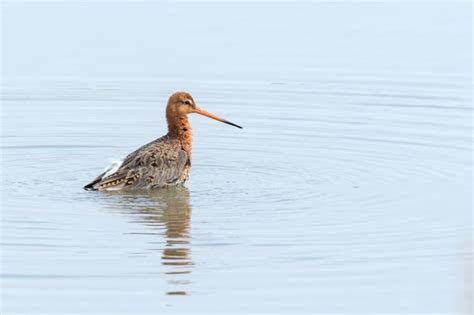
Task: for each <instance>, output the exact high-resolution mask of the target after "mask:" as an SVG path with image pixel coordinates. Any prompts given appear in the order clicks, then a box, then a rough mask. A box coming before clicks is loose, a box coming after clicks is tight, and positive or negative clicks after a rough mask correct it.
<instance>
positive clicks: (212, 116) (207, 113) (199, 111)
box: [193, 107, 242, 129]
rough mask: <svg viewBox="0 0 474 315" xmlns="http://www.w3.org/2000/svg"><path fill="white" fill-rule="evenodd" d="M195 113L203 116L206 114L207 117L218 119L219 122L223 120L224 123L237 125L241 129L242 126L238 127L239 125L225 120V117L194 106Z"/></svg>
mask: <svg viewBox="0 0 474 315" xmlns="http://www.w3.org/2000/svg"><path fill="white" fill-rule="evenodd" d="M193 112H195V113H196V114H199V115H203V116H206V117H209V118H212V119H215V120H217V121H220V122H223V123H224V124H228V125H231V126H234V127H237V128H240V129H242V127H240V126H239V125H236V124H234V123H231V122H230V121H228V120H225V119H222V118H220V117H218V116H216V115H214V114H211V113H209V112H206V111H205V110H204V109H202V108H200V107H196V108H195V109H194V111H193Z"/></svg>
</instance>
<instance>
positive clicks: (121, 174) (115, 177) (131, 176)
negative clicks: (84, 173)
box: [84, 138, 189, 190]
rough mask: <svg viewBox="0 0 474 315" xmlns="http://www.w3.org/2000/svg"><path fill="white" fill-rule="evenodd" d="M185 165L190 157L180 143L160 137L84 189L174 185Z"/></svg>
mask: <svg viewBox="0 0 474 315" xmlns="http://www.w3.org/2000/svg"><path fill="white" fill-rule="evenodd" d="M187 163H189V157H188V155H187V153H186V152H185V151H184V150H182V149H181V146H180V145H179V144H177V143H176V142H173V141H170V140H169V139H167V138H160V139H157V140H155V141H153V142H150V143H149V144H147V145H144V146H143V147H141V148H139V149H138V150H136V151H134V152H132V153H130V154H129V155H128V156H127V157H126V158H125V160H124V161H123V163H122V165H121V166H120V167H119V168H118V170H117V171H116V172H114V173H112V174H110V175H107V176H104V175H105V174H106V173H103V174H101V175H99V176H98V177H97V178H96V179H95V180H94V181H92V182H91V183H90V184H88V185H86V186H85V187H84V188H85V189H89V190H119V189H123V188H125V189H127V188H128V189H130V188H147V187H160V186H164V185H167V184H173V183H175V182H176V181H178V180H179V179H180V177H181V175H182V173H183V170H184V167H185V166H186V164H187Z"/></svg>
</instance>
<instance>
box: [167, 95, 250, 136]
mask: <svg viewBox="0 0 474 315" xmlns="http://www.w3.org/2000/svg"><path fill="white" fill-rule="evenodd" d="M166 112H167V114H168V115H169V116H171V115H174V116H180V115H187V114H192V113H196V114H199V115H203V116H206V117H209V118H212V119H215V120H217V121H220V122H223V123H225V124H228V125H231V126H234V127H237V128H242V127H241V126H239V125H236V124H234V123H231V122H230V121H228V120H225V119H222V118H220V117H218V116H216V115H214V114H211V113H209V112H207V111H205V110H204V109H202V108H201V107H199V106H197V105H196V102H195V101H194V99H193V97H192V96H191V94H189V93H187V92H176V93H174V94H173V95H171V96H170V98H169V100H168V106H167V107H166Z"/></svg>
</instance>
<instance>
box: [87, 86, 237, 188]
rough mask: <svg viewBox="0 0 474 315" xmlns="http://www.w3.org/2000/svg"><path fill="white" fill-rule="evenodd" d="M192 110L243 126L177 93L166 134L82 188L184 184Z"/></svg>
mask: <svg viewBox="0 0 474 315" xmlns="http://www.w3.org/2000/svg"><path fill="white" fill-rule="evenodd" d="M192 113H196V114H200V115H203V116H206V117H209V118H212V119H214V120H217V121H220V122H222V123H225V124H228V125H231V126H234V127H237V128H240V129H242V127H241V126H239V125H236V124H234V123H232V122H230V121H228V120H225V119H222V118H220V117H218V116H216V115H214V114H212V113H209V112H207V111H205V110H204V109H203V108H201V107H199V106H197V104H196V102H195V101H194V99H193V97H192V96H191V94H189V93H188V92H176V93H174V94H172V95H171V96H170V98H169V100H168V104H167V106H166V121H167V124H168V133H167V134H166V135H164V136H162V137H160V138H158V139H156V140H153V141H151V142H150V143H148V144H145V145H144V146H142V147H140V148H138V149H137V150H135V151H133V152H132V153H130V154H129V155H127V156H126V157H125V159H123V161H120V162H117V163H115V164H113V165H111V166H110V167H109V168H108V169H106V170H105V171H104V172H103V173H101V174H100V175H99V176H97V177H96V178H95V179H94V180H93V181H91V182H90V183H89V184H87V185H85V186H84V189H85V190H94V191H116V190H135V189H153V188H162V187H167V186H180V185H183V184H184V183H185V182H186V181H187V180H188V178H189V172H190V170H191V155H192V130H191V125H190V124H189V121H188V117H187V115H188V114H192Z"/></svg>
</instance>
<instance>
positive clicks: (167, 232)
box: [104, 187, 193, 295]
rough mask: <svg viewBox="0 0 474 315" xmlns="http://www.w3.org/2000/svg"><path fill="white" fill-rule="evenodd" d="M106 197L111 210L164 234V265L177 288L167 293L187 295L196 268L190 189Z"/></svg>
mask: <svg viewBox="0 0 474 315" xmlns="http://www.w3.org/2000/svg"><path fill="white" fill-rule="evenodd" d="M104 197H106V198H107V199H108V200H107V201H108V202H107V203H108V206H109V207H112V208H116V209H119V210H126V212H127V213H131V214H133V216H134V217H135V218H137V220H138V221H139V222H140V223H142V224H144V225H146V226H147V227H148V228H151V229H154V230H157V231H158V232H157V233H151V234H152V235H156V234H161V235H163V236H164V237H165V244H164V246H160V250H161V251H162V255H161V264H162V265H163V266H164V267H165V274H166V277H167V281H168V284H169V285H170V287H172V288H173V290H170V291H168V292H167V294H168V295H186V294H187V291H186V290H185V288H186V286H187V284H189V279H187V278H186V275H187V274H189V273H191V272H192V266H193V262H192V259H191V250H190V245H191V235H190V231H189V230H190V218H191V205H190V203H189V191H188V189H187V188H185V187H170V188H163V189H158V190H150V191H130V192H108V193H105V194H104ZM110 201H112V202H110ZM137 220H134V222H136V221H137ZM135 234H140V233H135ZM144 234H150V233H144ZM152 243H153V244H156V243H160V242H159V240H158V242H156V241H154V242H152ZM175 289H176V290H175Z"/></svg>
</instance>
